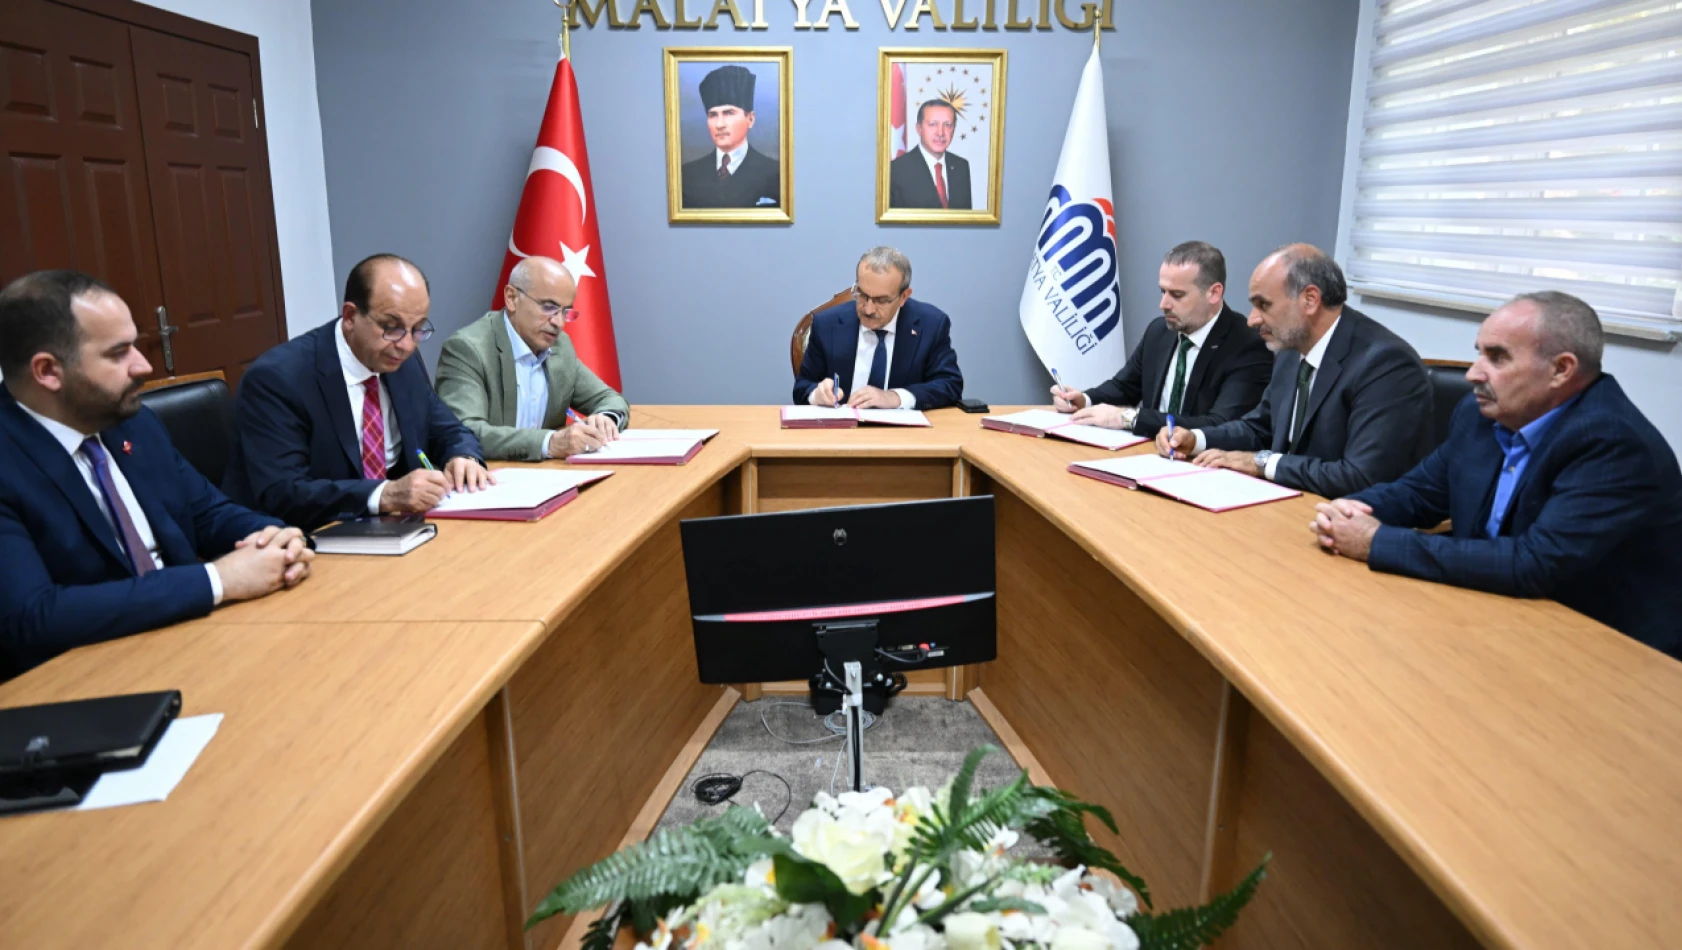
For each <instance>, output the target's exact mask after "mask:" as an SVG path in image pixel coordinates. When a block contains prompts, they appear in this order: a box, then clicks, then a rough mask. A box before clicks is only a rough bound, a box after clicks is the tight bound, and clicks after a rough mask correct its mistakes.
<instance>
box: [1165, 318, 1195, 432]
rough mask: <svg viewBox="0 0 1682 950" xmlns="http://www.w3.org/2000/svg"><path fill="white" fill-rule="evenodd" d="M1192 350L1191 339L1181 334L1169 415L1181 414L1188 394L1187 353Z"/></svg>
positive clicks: (1169, 399) (1175, 362)
mask: <svg viewBox="0 0 1682 950" xmlns="http://www.w3.org/2000/svg"><path fill="white" fill-rule="evenodd" d="M1190 350H1191V337H1189V336H1186V335H1185V334H1183V333H1182V334H1180V352H1179V353H1178V354H1177V355H1176V356H1175V357H1174V388H1173V389H1170V390H1169V391H1168V413H1169V415H1179V414H1180V399H1181V398H1182V397H1184V396H1185V394H1186V353H1187V352H1189V351H1190Z"/></svg>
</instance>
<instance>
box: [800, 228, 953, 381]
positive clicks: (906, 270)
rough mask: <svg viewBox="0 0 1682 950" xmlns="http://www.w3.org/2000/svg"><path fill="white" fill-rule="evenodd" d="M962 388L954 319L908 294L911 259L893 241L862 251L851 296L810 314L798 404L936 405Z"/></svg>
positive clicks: (909, 289)
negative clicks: (837, 381)
mask: <svg viewBox="0 0 1682 950" xmlns="http://www.w3.org/2000/svg"><path fill="white" fill-rule="evenodd" d="M837 376H839V377H840V380H841V385H840V387H839V388H837V387H836V383H835V380H836V377H837ZM849 394H850V395H849ZM963 394H964V374H963V373H961V372H959V371H958V354H957V353H956V352H954V351H953V350H952V321H951V320H949V319H947V316H946V314H944V313H941V312H940V309H939V308H938V307H932V306H930V305H928V304H926V303H922V302H920V301H916V300H912V299H911V261H910V260H909V259H907V258H906V256H905V255H904V254H901V253H900V252H899V251H896V250H894V249H893V248H891V247H874V248H871V249H870V250H868V251H866V252H865V254H864V256H863V257H861V258H859V264H858V268H857V270H856V271H855V272H854V283H853V302H852V303H844V304H838V305H836V306H834V307H830V308H829V309H828V310H825V311H823V312H821V313H819V314H817V315H816V316H814V317H813V318H812V335H811V337H810V339H809V340H808V341H807V343H806V355H805V357H804V358H803V359H802V360H801V361H800V374H799V375H798V376H796V377H795V378H794V401H795V403H796V404H797V405H803V404H809V405H813V406H835V405H848V406H853V407H855V408H859V409H939V408H940V407H942V406H950V405H952V404H953V403H955V402H957V401H958V398H959V397H961V396H962V395H963Z"/></svg>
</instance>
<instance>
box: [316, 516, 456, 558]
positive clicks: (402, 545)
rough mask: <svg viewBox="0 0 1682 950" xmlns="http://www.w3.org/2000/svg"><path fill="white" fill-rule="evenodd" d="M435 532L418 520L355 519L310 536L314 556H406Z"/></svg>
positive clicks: (433, 528)
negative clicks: (312, 542) (313, 541)
mask: <svg viewBox="0 0 1682 950" xmlns="http://www.w3.org/2000/svg"><path fill="white" fill-rule="evenodd" d="M437 533H438V526H437V525H433V524H427V523H426V520H425V519H424V518H421V517H399V518H385V517H381V518H357V519H356V520H354V521H341V522H339V523H338V524H336V525H333V526H332V527H330V528H322V529H321V530H320V531H317V532H316V533H315V534H313V535H311V537H312V538H314V539H315V552H316V553H317V554H385V555H396V554H408V553H409V552H410V551H413V550H414V549H415V548H418V547H420V546H421V545H423V544H425V543H426V542H428V541H431V540H432V538H433V536H434V535H436V534H437Z"/></svg>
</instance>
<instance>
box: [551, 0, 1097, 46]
mask: <svg viewBox="0 0 1682 950" xmlns="http://www.w3.org/2000/svg"><path fill="white" fill-rule="evenodd" d="M555 2H556V3H560V2H561V0H555ZM1091 10H1092V51H1093V52H1094V53H1096V52H1098V40H1099V38H1100V37H1102V36H1103V35H1104V18H1103V17H1101V16H1099V15H1098V8H1097V7H1096V6H1094V7H1091Z"/></svg>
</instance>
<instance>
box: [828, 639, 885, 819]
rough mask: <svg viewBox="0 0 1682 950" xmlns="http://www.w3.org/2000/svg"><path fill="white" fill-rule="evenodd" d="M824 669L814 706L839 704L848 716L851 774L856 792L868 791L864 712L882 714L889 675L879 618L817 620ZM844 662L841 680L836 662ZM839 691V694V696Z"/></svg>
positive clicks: (829, 709)
mask: <svg viewBox="0 0 1682 950" xmlns="http://www.w3.org/2000/svg"><path fill="white" fill-rule="evenodd" d="M813 626H815V627H817V630H818V650H819V651H820V652H822V653H823V657H824V665H823V670H822V671H821V672H819V673H817V674H816V675H814V676H813V677H812V708H813V709H814V710H815V711H816V712H817V713H818V715H820V716H822V715H827V714H828V713H831V712H834V711H835V709H836V708H840V709H844V710H845V711H846V716H847V739H846V743H847V747H848V750H849V752H848V755H849V757H850V759H851V762H850V766H851V767H850V769H849V770H848V773H847V774H848V775H849V776H851V778H852V788H853V791H855V792H862V791H864V713H865V711H866V710H868V711H870V712H872V713H874V714H876V715H881V712H882V707H883V704H884V703H885V702H886V700H887V691H888V678H887V677H886V676H884V675H883V674H882V671H881V669H880V668H879V667H878V665H877V662H876V621H875V620H853V621H848V622H846V623H820V624H814V625H813ZM832 661H833V662H834V663H839V664H841V677H840V679H839V680H838V679H837V678H836V676H835V671H834V668H833V665H832ZM837 694H839V696H838V697H837Z"/></svg>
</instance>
